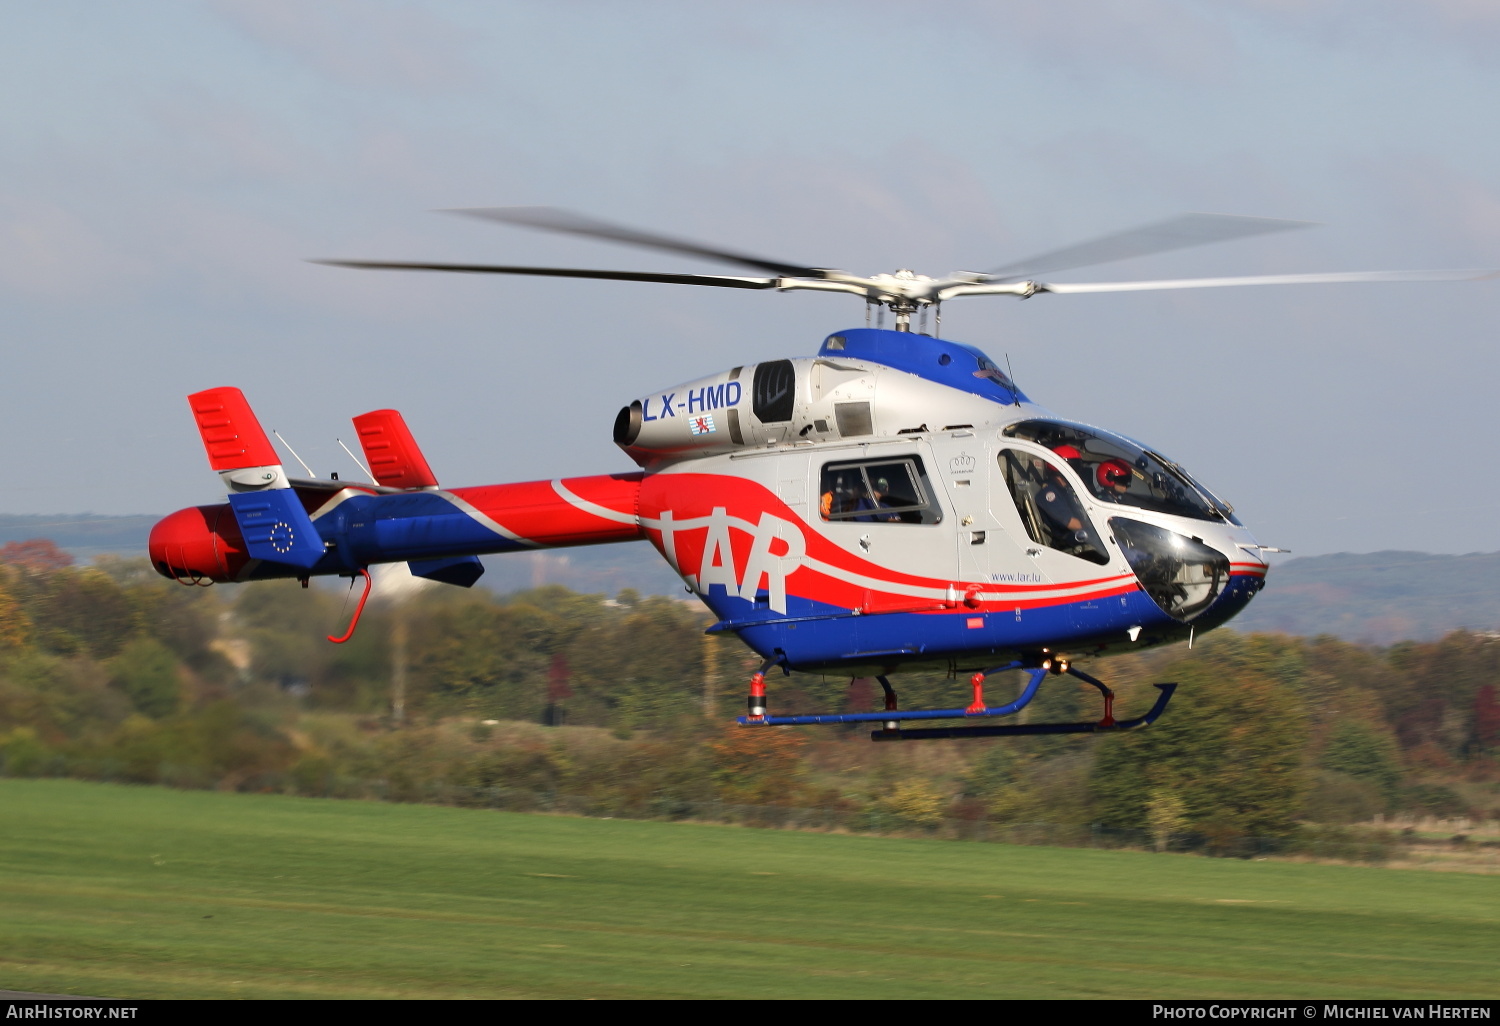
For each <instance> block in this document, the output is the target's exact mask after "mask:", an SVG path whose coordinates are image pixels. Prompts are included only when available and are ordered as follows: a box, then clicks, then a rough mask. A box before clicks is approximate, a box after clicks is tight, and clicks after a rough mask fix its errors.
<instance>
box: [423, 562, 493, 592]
mask: <svg viewBox="0 0 1500 1026" xmlns="http://www.w3.org/2000/svg"><path fill="white" fill-rule="evenodd" d="M406 565H407V566H408V567H409V568H410V569H411V575H412V576H413V577H425V578H427V579H428V580H429V581H439V582H441V583H443V584H456V585H458V586H459V587H460V588H472V587H474V582H475V581H477V580H479V578H480V577H482V576H484V564H483V563H481V562H480V561H479V557H478V556H457V557H455V558H453V559H414V560H412V561H411V562H409V563H407V564H406Z"/></svg>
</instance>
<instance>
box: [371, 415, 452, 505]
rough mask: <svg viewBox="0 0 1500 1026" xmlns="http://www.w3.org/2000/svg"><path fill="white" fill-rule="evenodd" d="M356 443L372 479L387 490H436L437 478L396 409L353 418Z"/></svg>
mask: <svg viewBox="0 0 1500 1026" xmlns="http://www.w3.org/2000/svg"><path fill="white" fill-rule="evenodd" d="M354 430H355V431H357V432H359V444H360V446H361V447H362V448H363V449H364V451H365V461H366V462H367V463H369V465H370V473H371V474H373V475H375V480H376V481H377V482H379V483H380V484H382V485H385V486H386V487H388V488H436V487H437V477H436V476H435V475H434V474H433V473H432V468H431V467H429V466H428V465H427V459H426V458H425V457H424V456H423V455H422V450H421V449H419V448H418V447H417V440H416V439H415V438H413V437H412V433H411V430H410V429H409V428H407V426H406V421H405V420H404V419H403V418H402V416H401V414H400V413H398V412H396V411H395V410H371V411H370V412H369V413H362V414H360V415H359V416H358V417H355V418H354Z"/></svg>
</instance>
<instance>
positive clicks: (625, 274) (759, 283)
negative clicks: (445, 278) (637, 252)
mask: <svg viewBox="0 0 1500 1026" xmlns="http://www.w3.org/2000/svg"><path fill="white" fill-rule="evenodd" d="M308 263H311V264H326V265H328V266H329V267H359V268H366V269H371V270H377V271H457V272H459V273H462V274H529V275H535V276H538V277H542V278H603V279H605V280H607V281H656V282H663V283H665V284H668V285H713V286H717V287H719V288H723V289H774V288H776V287H777V285H778V283H779V281H780V279H778V278H732V277H729V276H727V275H718V274H653V273H652V272H650V271H591V270H587V269H585V268H581V267H505V266H501V265H499V264H426V263H410V262H404V261H401V262H398V261H389V260H309V261H308Z"/></svg>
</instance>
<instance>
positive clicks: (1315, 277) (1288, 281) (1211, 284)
mask: <svg viewBox="0 0 1500 1026" xmlns="http://www.w3.org/2000/svg"><path fill="white" fill-rule="evenodd" d="M1485 278H1500V270H1491V269H1487V268H1486V269H1473V270H1459V271H1330V272H1325V273H1321V274H1263V275H1255V276H1251V277H1245V278H1178V279H1175V280H1167V279H1163V280H1161V281H1097V282H1046V283H1043V282H1037V285H1036V290H1037V291H1038V292H1054V293H1058V294H1060V295H1066V294H1068V293H1083V292H1155V291H1157V290H1160V289H1217V288H1224V287H1226V286H1238V285H1340V284H1347V283H1351V282H1392V281H1482V280H1484V279H1485Z"/></svg>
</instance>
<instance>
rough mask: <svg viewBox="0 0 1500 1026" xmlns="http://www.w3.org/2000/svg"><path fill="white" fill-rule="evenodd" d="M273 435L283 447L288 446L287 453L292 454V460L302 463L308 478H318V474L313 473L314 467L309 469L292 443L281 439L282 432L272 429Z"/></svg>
mask: <svg viewBox="0 0 1500 1026" xmlns="http://www.w3.org/2000/svg"><path fill="white" fill-rule="evenodd" d="M271 434H273V435H275V436H276V440H277V441H278V442H280V443H281V444H282V445H284V446H286V451H287V452H289V453H291V454H292V459H294V460H296V461H297V462H298V463H302V469H303V470H305V471H307V476H308V477H317V476H318V475H317V474H314V473H313V472H312V467H309V466H308V465H307V464H306V463H303V461H302V457H301V456H298V455H297V450H296V449H293V448H292V443H291V442H288V441H287V440H286V439H285V438H282V437H281V432H280V431H277V430H276V429H275V428H272V429H271Z"/></svg>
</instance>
